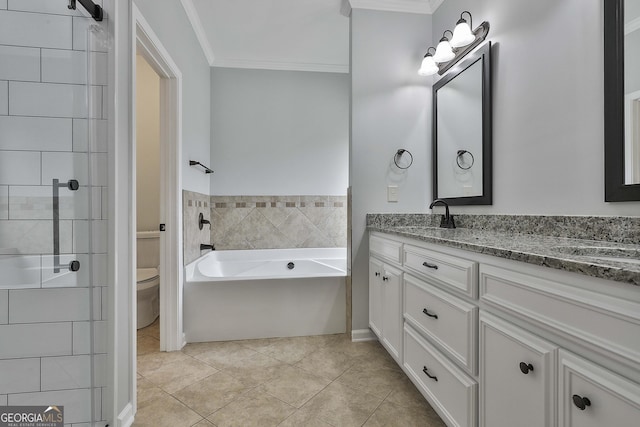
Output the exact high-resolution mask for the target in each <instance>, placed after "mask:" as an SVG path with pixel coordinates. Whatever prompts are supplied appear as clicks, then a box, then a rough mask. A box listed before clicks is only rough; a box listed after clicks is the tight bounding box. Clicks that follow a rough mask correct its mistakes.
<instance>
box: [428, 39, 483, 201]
mask: <svg viewBox="0 0 640 427" xmlns="http://www.w3.org/2000/svg"><path fill="white" fill-rule="evenodd" d="M491 133H492V130H491V42H489V41H487V42H485V43H484V44H482V45H480V46H479V47H478V48H477V49H476V50H474V51H473V52H471V53H469V54H468V55H467V56H466V57H464V58H463V59H462V60H461V61H460V62H459V63H458V64H456V65H455V66H454V67H453V68H451V70H450V71H448V72H447V73H446V74H445V75H443V76H442V78H441V79H440V80H438V81H437V82H436V83H435V84H434V85H433V123H432V145H433V147H432V150H433V195H432V196H433V197H432V198H433V199H443V200H445V201H446V202H447V203H448V204H450V205H490V204H491V203H492V148H491V145H492V144H491Z"/></svg>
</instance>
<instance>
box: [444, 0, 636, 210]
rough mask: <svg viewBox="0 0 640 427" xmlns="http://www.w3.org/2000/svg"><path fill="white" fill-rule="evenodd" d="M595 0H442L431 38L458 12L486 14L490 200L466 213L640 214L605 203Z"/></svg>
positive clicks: (599, 19)
mask: <svg viewBox="0 0 640 427" xmlns="http://www.w3.org/2000/svg"><path fill="white" fill-rule="evenodd" d="M602 4H603V2H602V0H564V1H556V0H539V1H530V0H447V1H445V2H444V3H443V4H442V6H440V8H438V10H437V11H436V13H435V14H434V16H433V38H434V40H435V39H436V38H439V37H440V36H441V35H442V32H443V31H444V30H445V29H447V28H453V27H454V25H455V23H456V21H457V19H458V18H459V16H460V12H461V11H463V10H468V11H470V12H471V13H472V14H473V22H474V26H477V25H478V24H479V23H480V22H482V21H485V20H486V21H489V23H490V24H491V30H490V32H489V37H488V38H489V39H490V40H491V41H492V42H493V43H494V48H493V51H492V55H493V58H492V59H493V61H492V65H493V152H494V158H493V165H494V175H493V194H494V201H493V206H486V207H479V206H477V207H474V206H469V207H456V208H455V209H454V213H455V211H458V212H460V211H464V212H467V213H504V214H506V213H508V214H558V215H639V214H640V202H623V203H605V202H604V119H603V117H604V107H603V103H604V95H603V93H604V92H603V91H604V87H603V81H604V78H603V73H604V71H603V70H604V59H603V57H604V54H603V5H602Z"/></svg>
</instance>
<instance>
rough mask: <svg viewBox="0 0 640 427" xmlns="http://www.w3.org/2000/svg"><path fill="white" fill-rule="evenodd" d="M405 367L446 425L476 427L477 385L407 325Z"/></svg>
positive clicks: (405, 332)
mask: <svg viewBox="0 0 640 427" xmlns="http://www.w3.org/2000/svg"><path fill="white" fill-rule="evenodd" d="M404 368H405V371H406V372H407V374H408V375H409V376H410V377H411V379H412V380H413V382H414V383H415V384H416V386H417V387H418V389H419V390H420V392H421V393H422V394H423V395H424V396H425V397H426V398H427V400H429V403H431V406H433V408H434V409H435V410H436V411H437V412H438V414H439V415H440V416H441V417H442V418H443V419H444V420H445V422H446V424H447V425H448V426H460V427H475V426H476V425H477V409H478V406H477V402H478V384H477V383H476V382H475V381H474V380H473V379H472V378H471V377H469V376H468V375H466V374H465V373H464V372H462V371H461V370H460V369H459V368H458V367H456V366H455V365H454V364H453V363H451V362H450V361H448V360H447V358H446V357H445V356H443V355H442V354H441V353H440V352H439V351H438V350H436V349H435V348H433V347H432V346H431V344H429V343H427V342H426V341H425V340H424V339H423V338H422V337H420V335H419V334H418V333H417V332H415V331H414V330H412V328H411V327H410V326H408V325H406V324H405V327H404Z"/></svg>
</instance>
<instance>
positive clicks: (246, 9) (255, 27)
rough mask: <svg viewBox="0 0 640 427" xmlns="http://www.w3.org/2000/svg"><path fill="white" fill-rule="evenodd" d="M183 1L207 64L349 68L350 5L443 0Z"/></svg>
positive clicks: (393, 6) (406, 5) (414, 7)
mask: <svg viewBox="0 0 640 427" xmlns="http://www.w3.org/2000/svg"><path fill="white" fill-rule="evenodd" d="M181 1H182V4H183V6H184V8H185V10H186V12H187V15H188V16H189V20H190V21H191V24H192V25H193V28H194V30H195V32H196V35H197V36H198V40H199V41H200V45H201V46H202V50H203V51H204V53H205V55H206V57H207V60H208V61H209V64H210V65H211V66H214V67H236V68H259V69H272V70H299V71H326V72H339V73H347V72H348V71H349V18H348V14H349V13H350V11H351V8H366V9H375V10H390V11H393V10H395V11H403V12H415V13H432V11H434V10H435V9H436V8H437V7H438V6H439V5H440V4H441V3H442V1H444V0H181ZM341 11H342V14H341Z"/></svg>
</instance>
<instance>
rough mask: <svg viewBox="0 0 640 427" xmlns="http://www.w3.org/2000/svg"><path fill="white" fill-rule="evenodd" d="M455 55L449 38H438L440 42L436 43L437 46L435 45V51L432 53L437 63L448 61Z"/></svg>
mask: <svg viewBox="0 0 640 427" xmlns="http://www.w3.org/2000/svg"><path fill="white" fill-rule="evenodd" d="M455 56H456V54H455V53H453V50H452V49H451V45H450V44H449V40H447V39H444V38H443V39H442V40H440V43H438V47H436V53H435V54H434V55H433V60H434V61H435V62H436V63H437V64H439V63H441V62H449V61H451V60H452V59H453V58H455Z"/></svg>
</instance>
